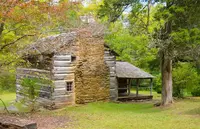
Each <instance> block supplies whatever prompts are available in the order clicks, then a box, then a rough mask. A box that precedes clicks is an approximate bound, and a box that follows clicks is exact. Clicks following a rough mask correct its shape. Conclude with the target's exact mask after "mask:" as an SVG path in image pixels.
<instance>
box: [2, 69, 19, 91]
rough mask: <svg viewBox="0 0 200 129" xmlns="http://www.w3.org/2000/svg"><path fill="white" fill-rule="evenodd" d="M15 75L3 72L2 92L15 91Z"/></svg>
mask: <svg viewBox="0 0 200 129" xmlns="http://www.w3.org/2000/svg"><path fill="white" fill-rule="evenodd" d="M15 89H16V87H15V74H14V73H13V72H5V71H3V72H2V71H1V74H0V91H1V92H2V91H15Z"/></svg>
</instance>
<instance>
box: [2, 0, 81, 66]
mask: <svg viewBox="0 0 200 129" xmlns="http://www.w3.org/2000/svg"><path fill="white" fill-rule="evenodd" d="M78 8H79V3H70V2H65V1H60V2H59V3H53V2H52V1H51V0H39V1H36V0H29V1H27V2H25V1H24V0H1V1H0V68H1V67H2V66H6V65H9V64H11V65H13V64H14V62H17V61H19V60H18V54H16V51H18V50H19V49H20V48H22V47H23V46H24V45H25V44H27V40H29V39H30V38H32V39H33V38H37V37H38V36H40V37H41V36H45V35H48V34H52V33H53V34H54V33H60V32H65V31H67V29H68V28H71V27H74V26H76V24H75V23H76V21H77V20H76V19H78V17H77V16H76V15H77V13H76V12H77V10H78Z"/></svg>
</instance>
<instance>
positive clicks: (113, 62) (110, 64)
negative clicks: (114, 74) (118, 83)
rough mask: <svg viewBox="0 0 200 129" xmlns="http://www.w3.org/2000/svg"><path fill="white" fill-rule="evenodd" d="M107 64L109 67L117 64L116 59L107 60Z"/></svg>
mask: <svg viewBox="0 0 200 129" xmlns="http://www.w3.org/2000/svg"><path fill="white" fill-rule="evenodd" d="M106 64H107V66H109V67H115V65H116V63H115V61H106Z"/></svg>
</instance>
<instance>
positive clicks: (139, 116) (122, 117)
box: [57, 99, 200, 129]
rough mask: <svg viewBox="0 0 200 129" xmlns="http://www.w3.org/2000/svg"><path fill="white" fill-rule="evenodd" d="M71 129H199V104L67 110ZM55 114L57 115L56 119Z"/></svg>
mask: <svg viewBox="0 0 200 129" xmlns="http://www.w3.org/2000/svg"><path fill="white" fill-rule="evenodd" d="M57 113H58V114H65V115H69V116H71V118H72V119H73V121H74V122H73V123H72V124H70V125H69V126H68V127H67V128H71V129H72V128H74V129H200V100H193V99H192V100H181V101H178V102H176V103H175V104H174V105H173V106H171V107H167V108H160V107H159V108H158V107H154V106H153V104H151V103H120V104H117V103H103V102H101V103H90V104H87V105H82V106H79V107H68V108H65V109H64V110H62V111H58V112H57ZM58 114H57V115H58Z"/></svg>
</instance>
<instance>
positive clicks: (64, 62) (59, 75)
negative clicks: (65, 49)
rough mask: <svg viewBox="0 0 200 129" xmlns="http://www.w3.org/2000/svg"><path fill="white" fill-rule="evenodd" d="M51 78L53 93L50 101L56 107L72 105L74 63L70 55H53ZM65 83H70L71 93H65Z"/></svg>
mask: <svg viewBox="0 0 200 129" xmlns="http://www.w3.org/2000/svg"><path fill="white" fill-rule="evenodd" d="M53 60H54V61H53V70H52V73H53V75H52V77H53V82H54V92H53V96H52V100H53V102H54V103H55V105H56V106H62V105H66V104H73V103H74V63H73V62H72V57H71V55H69V54H68V55H55V56H54V57H53ZM67 82H72V91H67V89H66V85H67Z"/></svg>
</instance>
